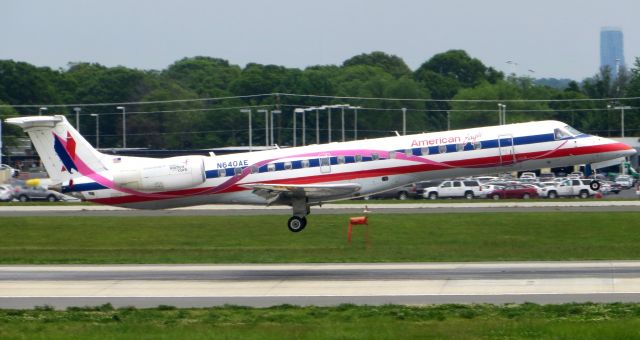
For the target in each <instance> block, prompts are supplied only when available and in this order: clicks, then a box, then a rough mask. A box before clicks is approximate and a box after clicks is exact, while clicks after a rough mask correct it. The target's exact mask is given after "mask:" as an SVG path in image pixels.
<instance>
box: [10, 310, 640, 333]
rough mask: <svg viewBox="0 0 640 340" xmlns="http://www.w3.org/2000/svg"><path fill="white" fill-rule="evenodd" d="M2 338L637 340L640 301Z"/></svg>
mask: <svg viewBox="0 0 640 340" xmlns="http://www.w3.org/2000/svg"><path fill="white" fill-rule="evenodd" d="M0 338H2V339H25V338H29V339H112V338H118V339H182V338H188V339H299V338H304V339H442V338H450V339H478V338H488V339H521V338H529V339H531V338H536V339H537V338H554V339H631V338H640V305H638V304H567V305H546V306H540V305H535V304H523V305H502V306H494V305H469V306H466V305H441V306H425V307H409V306H394V305H387V306H353V305H341V306H336V307H293V306H278V307H271V308H243V307H230V306H227V307H218V308H206V309H172V308H169V307H162V308H156V309H144V310H137V309H133V308H124V309H113V308H111V307H110V306H109V305H105V306H102V307H99V308H95V309H90V308H88V309H79V308H73V309H69V310H67V311H53V310H49V309H47V308H41V309H39V310H28V311H23V310H0Z"/></svg>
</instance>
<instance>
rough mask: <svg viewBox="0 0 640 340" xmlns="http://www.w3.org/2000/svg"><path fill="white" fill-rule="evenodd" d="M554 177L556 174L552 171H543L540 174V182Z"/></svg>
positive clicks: (551, 179)
mask: <svg viewBox="0 0 640 340" xmlns="http://www.w3.org/2000/svg"><path fill="white" fill-rule="evenodd" d="M554 178H556V175H554V174H553V173H552V172H543V173H541V174H540V176H538V179H540V182H548V181H553V179H554Z"/></svg>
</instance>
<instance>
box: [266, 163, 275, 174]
mask: <svg viewBox="0 0 640 340" xmlns="http://www.w3.org/2000/svg"><path fill="white" fill-rule="evenodd" d="M267 171H269V172H273V171H276V165H275V163H269V164H268V165H267Z"/></svg>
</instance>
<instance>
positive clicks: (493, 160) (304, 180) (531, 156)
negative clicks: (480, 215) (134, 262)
mask: <svg viewBox="0 0 640 340" xmlns="http://www.w3.org/2000/svg"><path fill="white" fill-rule="evenodd" d="M623 150H629V146H628V145H626V144H624V143H611V144H602V145H593V146H585V147H575V148H564V149H558V150H555V151H553V152H551V153H550V150H546V151H536V152H525V153H519V154H516V155H515V157H516V161H517V162H518V163H521V162H524V161H530V160H539V159H549V158H558V157H567V156H581V155H587V154H594V153H602V152H613V151H623ZM462 152H464V151H461V153H462ZM544 155H546V157H543V156H544ZM512 157H513V156H511V155H509V158H511V159H512ZM504 158H507V156H503V157H502V159H503V161H504ZM500 161H501V157H500V156H492V157H481V158H468V159H459V160H453V161H448V162H444V164H443V165H442V166H439V165H437V164H415V165H406V166H399V167H393V168H379V169H370V170H360V171H350V172H337V173H327V174H319V175H315V176H304V177H291V178H283V179H274V180H270V181H261V182H260V183H264V184H270V183H279V184H314V183H326V182H338V181H348V180H352V179H356V178H371V177H381V176H390V175H403V174H410V173H416V172H427V171H436V170H446V169H452V168H451V167H453V168H481V167H486V168H491V167H497V166H500V165H511V164H510V163H506V164H505V163H502V164H501V163H500ZM243 184H250V183H241V184H239V185H233V186H231V187H229V188H228V189H226V190H224V191H221V192H218V193H216V194H221V193H229V192H237V191H243V190H250V189H247V188H244V187H242V186H241V185H243ZM207 189H209V188H197V189H185V190H178V191H171V192H164V193H162V194H164V195H173V196H174V197H168V198H180V197H185V196H197V195H198V194H199V193H201V192H203V191H206V190H207ZM163 199H165V198H163ZM153 200H158V199H157V198H149V197H143V196H134V195H129V196H121V197H110V198H99V199H94V200H90V201H91V202H96V203H100V204H108V205H118V204H126V203H137V202H147V201H153Z"/></svg>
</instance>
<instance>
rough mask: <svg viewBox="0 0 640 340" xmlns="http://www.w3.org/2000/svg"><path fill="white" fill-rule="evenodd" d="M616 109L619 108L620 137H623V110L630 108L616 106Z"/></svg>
mask: <svg viewBox="0 0 640 340" xmlns="http://www.w3.org/2000/svg"><path fill="white" fill-rule="evenodd" d="M614 109H616V110H620V137H624V110H631V109H632V107H631V106H616V107H614Z"/></svg>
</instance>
